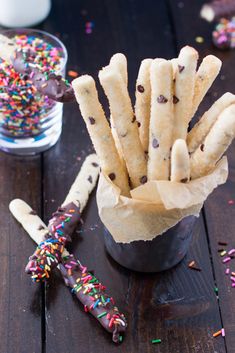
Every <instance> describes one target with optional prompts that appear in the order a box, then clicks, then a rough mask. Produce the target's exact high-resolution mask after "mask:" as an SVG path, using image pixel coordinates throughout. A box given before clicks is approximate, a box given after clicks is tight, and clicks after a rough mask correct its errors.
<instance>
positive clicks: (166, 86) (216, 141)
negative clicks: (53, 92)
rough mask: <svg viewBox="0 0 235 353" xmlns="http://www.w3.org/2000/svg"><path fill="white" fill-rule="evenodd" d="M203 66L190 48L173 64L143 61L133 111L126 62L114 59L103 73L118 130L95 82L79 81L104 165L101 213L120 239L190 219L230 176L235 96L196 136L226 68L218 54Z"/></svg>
mask: <svg viewBox="0 0 235 353" xmlns="http://www.w3.org/2000/svg"><path fill="white" fill-rule="evenodd" d="M197 63H198V53H197V51H196V50H195V49H194V48H192V47H189V46H186V47H184V48H182V49H181V51H180V53H179V56H178V57H177V58H174V59H172V60H164V59H161V58H156V59H145V60H143V61H142V62H141V65H140V69H139V74H138V77H137V82H136V102H135V106H134V108H133V106H132V103H131V100H130V96H129V93H128V88H127V83H128V75H127V61H126V58H125V56H124V55H123V54H116V55H114V56H113V57H112V58H111V60H110V63H109V65H108V66H106V67H104V68H103V69H102V70H101V71H100V72H99V81H100V83H101V85H102V87H103V89H104V92H105V94H106V96H107V98H108V101H109V108H110V116H111V119H110V120H111V127H110V126H109V123H108V120H107V119H106V117H105V114H104V111H103V109H102V106H101V104H100V102H99V99H98V94H97V90H96V86H95V81H94V79H93V78H92V77H91V76H88V75H84V76H81V77H79V78H77V79H75V80H74V81H73V82H72V86H73V88H74V91H75V96H76V99H77V102H78V104H79V107H80V110H81V114H82V117H83V119H84V121H85V123H86V126H87V129H88V132H89V134H90V137H91V139H92V142H93V145H94V147H95V150H96V152H97V155H98V157H99V160H100V166H101V170H102V173H101V178H100V181H99V187H98V193H97V201H98V208H99V214H100V217H101V219H102V221H103V223H104V224H105V226H106V227H107V228H108V230H109V231H110V233H111V234H112V236H113V237H114V239H115V240H116V241H118V242H130V241H133V240H151V239H153V238H154V237H155V236H156V235H158V234H161V233H162V232H163V231H165V230H167V229H168V228H170V227H171V226H173V225H174V224H176V223H177V222H178V221H179V220H180V219H182V218H183V217H185V216H187V215H192V214H194V215H198V214H199V212H200V209H201V207H202V204H203V202H204V201H205V199H206V197H207V196H208V195H209V194H210V193H211V191H212V190H213V189H214V188H215V187H216V186H217V185H219V184H222V183H224V182H225V180H226V178H227V161H226V158H222V159H221V157H222V155H223V154H224V152H225V151H226V149H227V148H228V146H229V145H230V143H231V141H232V139H233V137H234V135H235V96H234V95H232V94H230V93H226V94H225V95H223V96H222V97H221V98H220V99H219V100H218V101H217V102H215V103H214V104H213V105H212V107H211V108H210V109H209V110H208V111H207V112H205V114H204V115H203V116H202V118H201V119H200V121H199V123H198V124H196V125H195V126H194V127H193V129H192V130H191V131H190V132H189V133H188V127H189V123H190V121H191V119H192V117H193V116H194V114H195V112H196V111H197V109H198V106H199V104H200V103H201V101H202V100H203V98H204V96H205V94H206V93H207V91H208V89H209V88H210V86H211V85H212V83H213V81H214V80H215V78H216V76H217V75H218V73H219V71H220V68H221V61H220V60H219V59H218V58H216V57H215V56H213V55H208V56H207V57H205V58H204V59H203V61H202V62H201V64H200V66H199V67H198V68H197ZM196 190H197V191H196ZM133 224H134V225H135V226H134V227H133Z"/></svg>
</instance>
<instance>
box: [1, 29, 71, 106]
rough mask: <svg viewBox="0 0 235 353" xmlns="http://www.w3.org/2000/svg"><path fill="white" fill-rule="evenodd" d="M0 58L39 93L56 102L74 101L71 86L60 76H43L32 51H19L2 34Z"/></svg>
mask: <svg viewBox="0 0 235 353" xmlns="http://www.w3.org/2000/svg"><path fill="white" fill-rule="evenodd" d="M0 58H1V59H3V60H5V61H6V62H7V63H8V64H11V65H12V66H13V68H14V69H15V71H16V72H18V73H20V74H23V75H24V76H25V77H28V79H29V80H30V81H31V82H32V83H33V85H34V86H35V88H36V89H37V91H38V92H39V93H41V94H43V95H45V96H48V97H49V98H51V99H53V100H55V101H57V102H72V101H74V100H75V96H74V92H73V89H72V86H71V85H70V84H69V83H68V82H67V81H66V80H64V79H63V78H62V76H61V75H56V74H55V73H53V72H51V73H49V74H47V75H45V74H44V73H43V71H42V69H41V68H40V67H39V66H38V65H37V64H35V63H34V59H35V53H34V52H33V51H32V50H31V51H22V50H20V48H18V47H17V45H16V44H15V43H14V41H13V40H11V39H10V38H8V37H6V36H4V35H2V34H0Z"/></svg>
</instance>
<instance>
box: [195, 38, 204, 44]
mask: <svg viewBox="0 0 235 353" xmlns="http://www.w3.org/2000/svg"><path fill="white" fill-rule="evenodd" d="M195 42H197V43H199V44H202V43H204V38H203V37H201V36H198V37H196V38H195Z"/></svg>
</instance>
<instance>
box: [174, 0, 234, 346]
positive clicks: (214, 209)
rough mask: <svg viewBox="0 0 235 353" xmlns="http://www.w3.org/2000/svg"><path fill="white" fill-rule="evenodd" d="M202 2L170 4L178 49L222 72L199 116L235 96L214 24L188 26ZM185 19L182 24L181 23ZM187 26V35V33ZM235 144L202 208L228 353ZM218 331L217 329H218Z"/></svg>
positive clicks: (228, 54) (228, 59)
mask: <svg viewBox="0 0 235 353" xmlns="http://www.w3.org/2000/svg"><path fill="white" fill-rule="evenodd" d="M203 3H204V1H202V0H201V1H192V2H190V3H189V2H188V1H186V2H184V7H183V8H179V7H178V6H177V2H175V1H173V0H172V1H170V6H171V11H172V13H173V15H174V20H175V23H176V36H177V40H178V41H177V42H178V46H179V47H181V46H183V45H184V44H185V43H189V44H191V45H194V46H195V47H196V48H197V50H198V51H199V55H200V56H201V57H203V56H205V55H207V54H209V53H210V54H213V55H216V56H218V57H219V58H220V59H221V60H222V62H223V64H222V70H221V72H220V74H219V75H218V78H217V79H216V81H215V83H214V84H213V86H212V88H211V89H210V91H209V93H208V94H207V95H206V98H205V99H204V101H203V102H202V104H201V106H200V109H199V114H196V115H197V116H200V114H201V113H203V112H204V111H205V110H206V109H208V107H209V106H210V105H211V104H212V103H213V102H214V101H215V100H216V99H217V98H219V97H220V96H221V95H222V94H224V93H225V92H227V91H230V92H232V93H234V73H233V71H232V70H231V68H232V67H233V65H234V64H233V63H234V60H235V52H234V51H233V50H231V51H224V52H223V51H220V50H218V49H216V48H215V47H214V46H213V45H212V44H211V28H212V27H213V24H212V25H211V24H208V23H207V22H206V21H204V20H202V19H199V18H197V19H196V20H195V21H193V22H189V19H190V17H192V15H193V14H194V13H199V10H200V8H201V5H202V4H203ZM182 19H184V20H182ZM189 26H190V31H188V30H187V29H188V28H189ZM197 36H202V37H203V38H204V43H202V44H197V43H196V42H195V38H196V37H197ZM234 148H235V143H233V144H232V145H231V147H230V148H229V150H228V152H227V153H226V154H227V156H228V162H229V178H228V181H227V183H226V184H225V185H223V186H220V187H219V188H217V189H216V190H215V191H214V192H213V193H212V195H211V196H210V197H209V198H208V199H207V201H206V203H205V207H204V212H205V220H206V224H207V230H208V239H209V246H210V251H211V256H212V263H213V267H214V276H215V283H216V285H217V286H218V288H219V298H220V300H219V305H220V311H221V315H222V321H223V326H224V328H225V331H226V337H225V344H226V350H227V352H228V353H233V352H234V347H235V336H234V332H235V318H234V315H233V312H234V310H235V302H234V290H233V289H234V288H231V284H230V280H229V278H228V276H225V274H224V272H225V268H226V266H225V265H223V264H222V260H221V257H220V256H219V255H218V252H217V250H218V248H219V245H218V241H225V242H228V244H229V246H228V248H232V247H235V242H234V235H233V232H234V226H235V220H234V214H235V209H234V205H229V204H228V201H229V200H235V197H234V188H235V184H234V183H235V172H234V171H235V169H234V168H235V156H234ZM229 267H231V269H232V270H234V269H235V264H234V260H232V262H231V264H230V266H229ZM218 329H219V328H218Z"/></svg>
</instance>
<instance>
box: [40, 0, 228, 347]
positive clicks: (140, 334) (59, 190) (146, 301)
mask: <svg viewBox="0 0 235 353" xmlns="http://www.w3.org/2000/svg"><path fill="white" fill-rule="evenodd" d="M99 5H100V2H98V1H94V0H93V1H90V0H88V1H86V2H81V3H77V2H75V1H70V2H69V4H68V3H67V2H64V1H62V0H57V2H56V3H54V13H53V15H51V17H50V18H49V19H48V21H47V22H46V23H45V29H46V30H50V31H51V32H54V33H55V32H60V33H64V35H63V36H62V38H63V39H64V42H65V44H66V45H67V47H68V49H69V55H70V60H69V66H70V65H71V68H73V67H74V66H75V65H77V68H78V71H79V72H80V73H84V72H88V73H91V74H92V75H94V74H95V75H96V74H97V71H98V69H99V68H101V67H102V66H103V65H105V64H107V63H108V61H109V58H110V56H111V55H112V54H113V53H115V52H117V51H122V52H124V53H125V54H126V55H127V57H128V61H129V72H130V81H131V83H130V89H131V91H132V95H133V92H134V90H133V87H134V79H135V77H136V74H137V70H138V65H139V62H140V60H141V59H142V58H144V57H147V56H148V57H156V56H163V57H169V58H170V57H173V56H174V55H175V45H174V42H173V40H172V34H171V32H170V25H169V17H168V11H167V8H166V5H165V2H164V1H163V0H161V1H158V4H157V6H156V2H154V1H153V0H152V1H147V2H144V3H143V2H141V3H140V2H135V1H126V0H125V1H124V0H122V1H112V3H110V1H106V2H105V5H104V6H99ZM71 9H72V10H73V11H74V12H76V14H77V18H78V21H77V22H76V23H75V22H71V17H70V13H69V11H71ZM84 9H85V10H86V11H87V15H86V16H85V18H84V16H82V15H80V14H81V11H82V10H84ZM90 20H91V21H94V23H95V28H94V32H93V33H92V34H91V35H86V34H85V33H84V31H85V22H86V21H90ZM102 97H103V95H102ZM102 102H104V100H103V99H102ZM106 107H107V103H106ZM90 148H91V143H90V141H89V139H88V136H87V132H86V131H85V128H84V124H83V122H82V119H81V117H80V114H79V112H78V108H77V106H76V105H69V106H66V107H65V115H64V129H63V134H62V138H61V140H60V142H59V143H58V144H57V145H56V146H55V147H54V148H53V149H51V150H50V151H48V152H47V153H45V154H44V197H45V218H46V219H48V217H49V215H50V214H51V212H53V210H55V208H56V207H57V205H58V204H59V203H61V202H62V200H63V198H64V196H65V193H66V192H67V190H68V188H69V186H70V184H71V182H72V181H73V179H74V177H75V175H76V173H77V171H78V169H79V166H80V165H81V162H82V161H81V160H79V158H82V159H83V158H84V156H85V155H86V154H87V153H88V152H90ZM77 157H79V158H78V159H77ZM83 218H84V226H82V227H81V228H80V230H81V232H80V235H79V236H78V238H77V239H76V240H74V241H73V244H72V246H71V248H72V249H73V250H74V252H75V254H76V255H78V256H79V258H80V259H81V260H82V261H83V262H84V263H85V264H87V265H88V267H89V268H90V269H95V271H96V274H97V276H98V277H99V278H100V279H101V280H102V282H103V283H104V284H106V285H107V287H108V288H109V290H110V291H111V293H113V294H114V297H115V298H116V300H117V303H118V306H119V307H120V309H122V310H123V311H124V312H126V313H127V316H128V322H129V326H128V331H127V334H126V336H125V342H124V343H123V345H122V347H121V348H118V347H116V346H115V345H113V343H112V342H111V337H110V335H109V334H107V333H105V332H104V330H103V329H102V327H100V326H99V325H98V324H97V322H96V321H95V319H94V318H92V317H90V316H89V315H87V314H85V313H84V312H83V309H82V307H81V305H79V304H78V303H77V302H76V301H75V300H74V299H73V298H72V296H71V295H70V293H69V290H68V289H67V288H65V286H64V285H63V283H62V281H61V280H60V278H59V276H57V275H55V276H53V279H52V281H51V282H49V283H48V284H47V290H46V302H47V308H46V310H47V312H46V319H47V321H46V322H47V325H46V352H47V353H52V352H55V351H56V352H57V353H62V352H65V351H66V352H67V353H72V352H74V351H75V350H79V352H80V353H88V352H95V351H96V352H98V353H99V352H107V353H112V352H116V351H117V350H120V349H121V350H122V351H123V352H124V353H125V352H126V353H127V352H128V353H134V352H162V353H169V352H170V351H175V352H179V353H182V352H184V353H191V352H205V353H206V352H207V353H211V352H214V351H219V352H221V353H223V352H225V349H224V342H223V341H221V340H213V339H212V338H211V336H212V333H213V332H214V331H215V330H216V329H217V326H218V325H221V323H220V317H219V311H218V304H217V300H216V297H215V295H214V292H213V287H214V282H213V276H212V271H211V264H210V258H209V252H208V246H207V241H206V236H205V229H204V227H203V223H202V220H200V223H199V225H198V227H197V228H196V229H195V232H194V241H193V243H192V246H191V248H190V252H189V254H188V257H187V259H185V260H184V261H183V262H182V263H181V264H180V265H179V266H178V267H176V268H174V269H172V270H170V271H167V272H165V273H162V274H152V275H149V274H145V275H144V274H137V273H133V272H131V271H128V270H126V269H124V268H122V267H121V266H119V265H117V264H116V263H115V262H114V261H113V260H112V259H110V257H109V256H107V255H106V253H105V250H104V245H103V238H102V232H103V230H102V225H101V223H100V221H99V218H98V214H97V208H96V202H95V198H94V195H93V198H92V199H91V200H90V202H89V205H88V207H87V209H86V212H85V213H84V216H83ZM93 228H94V229H93ZM192 259H196V260H197V261H198V262H199V264H200V266H201V267H202V269H203V271H202V272H200V273H199V272H192V270H190V269H188V267H187V263H188V261H190V260H192ZM156 337H160V338H162V344H161V345H159V346H156V345H152V344H151V343H150V340H151V339H153V338H156Z"/></svg>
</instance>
